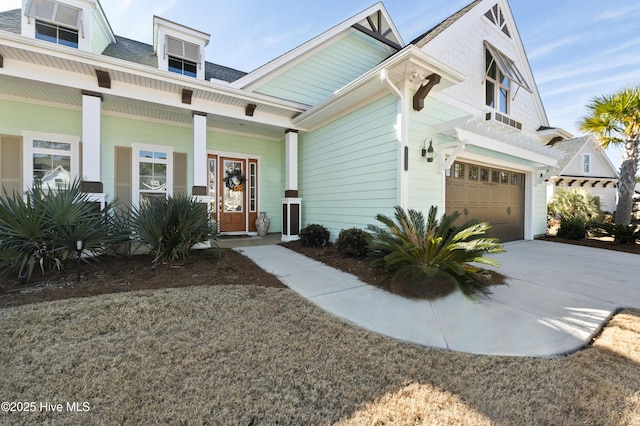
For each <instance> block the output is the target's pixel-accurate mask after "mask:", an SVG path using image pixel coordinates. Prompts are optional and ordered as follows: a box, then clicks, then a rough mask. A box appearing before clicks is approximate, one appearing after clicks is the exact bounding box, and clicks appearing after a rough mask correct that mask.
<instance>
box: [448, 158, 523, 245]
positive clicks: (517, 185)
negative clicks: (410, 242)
mask: <svg viewBox="0 0 640 426" xmlns="http://www.w3.org/2000/svg"><path fill="white" fill-rule="evenodd" d="M446 182H447V183H446V191H447V192H446V206H445V211H446V212H447V214H451V213H453V212H454V211H459V212H460V213H461V216H460V219H459V220H458V224H461V223H463V222H464V221H467V220H469V219H477V220H479V221H481V222H489V224H490V225H491V229H490V230H489V232H488V235H489V236H491V237H495V238H499V239H500V241H513V240H521V239H523V238H524V187H525V175H524V174H523V173H518V172H513V171H509V170H504V169H500V168H493V167H490V166H483V165H478V164H471V163H464V162H455V163H454V164H453V166H452V167H451V172H450V174H449V176H447V179H446Z"/></svg>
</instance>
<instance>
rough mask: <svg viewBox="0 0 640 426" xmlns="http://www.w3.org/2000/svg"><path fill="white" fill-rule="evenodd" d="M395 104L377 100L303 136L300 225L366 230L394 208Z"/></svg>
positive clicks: (333, 233)
mask: <svg viewBox="0 0 640 426" xmlns="http://www.w3.org/2000/svg"><path fill="white" fill-rule="evenodd" d="M396 114H397V100H396V98H394V97H393V96H386V97H384V98H381V99H379V100H377V101H375V102H373V103H371V104H369V105H367V106H365V107H363V108H361V109H360V110H358V111H354V112H352V113H350V114H348V115H346V116H344V117H341V118H340V119H338V120H336V121H334V122H332V123H330V124H327V125H325V126H323V127H321V128H319V129H317V130H315V131H313V132H311V133H308V134H302V135H301V138H300V144H299V155H298V158H299V163H298V164H299V177H300V178H299V189H300V197H301V198H302V224H303V226H306V225H309V224H311V223H319V224H321V225H324V226H326V227H327V228H328V229H329V231H330V232H331V239H332V240H334V239H335V238H336V237H337V236H338V233H339V232H340V230H341V229H345V228H351V227H354V226H355V227H358V228H365V227H366V226H367V225H368V224H370V223H375V219H374V217H375V215H376V214H378V213H383V214H392V212H393V207H394V206H395V205H396V204H397V147H398V141H397V139H396V130H395V128H394V126H395V125H396Z"/></svg>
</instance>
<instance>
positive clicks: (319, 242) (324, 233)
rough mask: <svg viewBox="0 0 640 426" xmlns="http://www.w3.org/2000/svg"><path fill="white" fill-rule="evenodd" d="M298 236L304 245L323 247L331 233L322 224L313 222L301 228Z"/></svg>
mask: <svg viewBox="0 0 640 426" xmlns="http://www.w3.org/2000/svg"><path fill="white" fill-rule="evenodd" d="M299 236H300V241H301V242H302V244H303V245H305V246H310V247H324V246H326V245H327V243H328V242H329V238H330V237H331V234H330V233H329V230H328V229H327V228H325V227H324V226H322V225H318V224H315V223H314V224H311V225H307V226H306V227H304V228H302V229H301V230H300V234H299Z"/></svg>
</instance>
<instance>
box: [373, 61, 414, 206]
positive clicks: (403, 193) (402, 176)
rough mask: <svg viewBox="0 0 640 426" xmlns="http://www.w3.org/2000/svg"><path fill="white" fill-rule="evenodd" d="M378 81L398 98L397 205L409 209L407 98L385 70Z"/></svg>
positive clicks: (381, 72) (396, 127)
mask: <svg viewBox="0 0 640 426" xmlns="http://www.w3.org/2000/svg"><path fill="white" fill-rule="evenodd" d="M380 80H381V81H382V83H383V84H384V85H385V86H387V88H388V89H389V90H390V91H391V92H392V93H393V94H394V95H395V96H396V97H397V98H398V115H397V119H396V126H395V129H396V139H397V141H398V162H397V167H396V169H397V171H398V179H397V185H398V190H397V204H398V205H399V206H400V207H402V208H403V209H407V208H408V207H409V191H408V188H409V173H408V164H409V158H408V156H409V153H408V150H409V114H407V113H406V111H407V110H408V109H407V107H406V99H407V98H406V96H404V94H403V93H402V91H401V90H400V89H399V88H398V87H397V86H396V85H395V84H393V82H392V81H391V80H389V76H388V75H387V70H386V69H383V70H382V71H380Z"/></svg>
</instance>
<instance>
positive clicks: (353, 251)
mask: <svg viewBox="0 0 640 426" xmlns="http://www.w3.org/2000/svg"><path fill="white" fill-rule="evenodd" d="M370 239H371V236H370V235H369V233H367V232H366V231H364V230H362V229H359V228H349V229H343V230H342V231H340V234H339V235H338V239H337V240H336V244H335V245H336V250H338V252H339V253H340V254H342V255H344V256H353V257H364V256H366V255H367V247H368V246H369V240H370Z"/></svg>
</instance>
